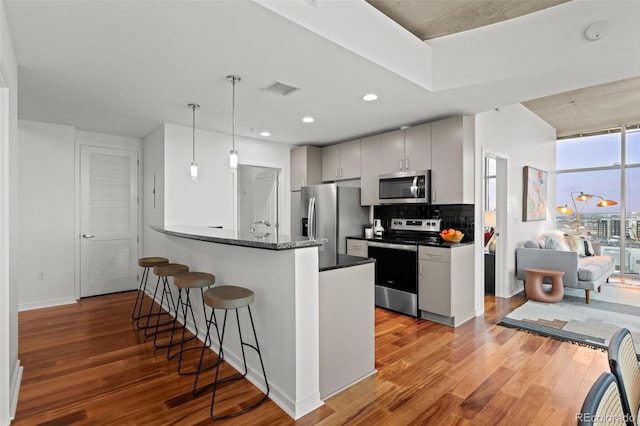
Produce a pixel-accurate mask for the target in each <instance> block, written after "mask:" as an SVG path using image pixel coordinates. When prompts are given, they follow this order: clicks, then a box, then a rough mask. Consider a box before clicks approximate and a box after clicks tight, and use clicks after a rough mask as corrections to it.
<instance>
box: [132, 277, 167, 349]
mask: <svg viewBox="0 0 640 426" xmlns="http://www.w3.org/2000/svg"><path fill="white" fill-rule="evenodd" d="M160 279H161V277H158V281H157V282H156V288H155V290H154V292H153V297H152V299H151V305H150V306H149V312H148V313H146V314H145V315H142V316H140V317H139V318H138V321H137V325H138V329H140V330H144V336H145V337H149V336H153V335H154V334H155V331H156V330H157V329H158V326H163V325H167V324H171V321H168V322H163V323H162V324H157V323H158V322H159V321H156V325H153V324H149V322H150V320H151V317H154V316H160V315H167V312H162V306H160V307H159V308H158V312H153V307H154V305H155V300H156V296H157V295H158V289H159V288H160ZM162 298H164V292H163V294H162ZM144 318H146V319H147V321H146V323H145V325H140V320H142V319H144ZM151 329H153V332H152V333H148V330H151Z"/></svg>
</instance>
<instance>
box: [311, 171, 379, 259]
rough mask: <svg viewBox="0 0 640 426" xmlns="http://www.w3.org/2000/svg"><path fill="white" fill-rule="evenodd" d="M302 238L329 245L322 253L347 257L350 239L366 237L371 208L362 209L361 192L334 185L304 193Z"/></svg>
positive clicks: (313, 186) (358, 189)
mask: <svg viewBox="0 0 640 426" xmlns="http://www.w3.org/2000/svg"><path fill="white" fill-rule="evenodd" d="M300 218H301V220H300V226H301V234H302V235H303V236H309V237H312V238H327V239H328V240H329V241H328V243H327V244H324V245H323V246H322V247H321V248H320V250H326V251H329V252H334V253H342V254H346V252H347V250H346V245H347V242H346V237H348V236H350V235H362V233H363V227H364V225H367V224H368V223H369V208H368V207H362V206H361V205H360V188H354V187H348V186H337V185H336V184H334V183H328V184H323V185H312V186H303V187H302V188H301V190H300Z"/></svg>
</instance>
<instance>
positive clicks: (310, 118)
mask: <svg viewBox="0 0 640 426" xmlns="http://www.w3.org/2000/svg"><path fill="white" fill-rule="evenodd" d="M302 121H304V122H305V123H313V122H314V121H316V120H315V118H313V117H304V118H303V119H302Z"/></svg>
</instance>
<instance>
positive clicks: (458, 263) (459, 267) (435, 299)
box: [418, 244, 475, 327]
mask: <svg viewBox="0 0 640 426" xmlns="http://www.w3.org/2000/svg"><path fill="white" fill-rule="evenodd" d="M473 254H474V245H473V244H467V245H461V246H457V247H452V248H441V247H431V246H420V247H419V248H418V309H419V310H420V317H421V318H424V319H428V320H431V321H435V322H438V323H441V324H446V325H451V326H454V327H456V326H458V325H460V324H462V323H463V322H465V321H467V320H469V319H470V318H473V317H474V300H473V299H474V292H475V290H474V279H473V270H474V267H473Z"/></svg>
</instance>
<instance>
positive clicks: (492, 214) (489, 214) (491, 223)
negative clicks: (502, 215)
mask: <svg viewBox="0 0 640 426" xmlns="http://www.w3.org/2000/svg"><path fill="white" fill-rule="evenodd" d="M484 226H486V227H490V228H495V227H496V211H495V210H485V212H484Z"/></svg>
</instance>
